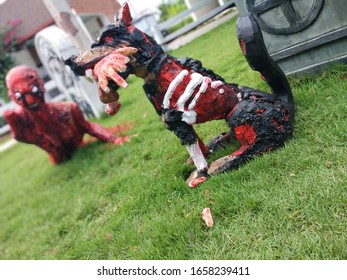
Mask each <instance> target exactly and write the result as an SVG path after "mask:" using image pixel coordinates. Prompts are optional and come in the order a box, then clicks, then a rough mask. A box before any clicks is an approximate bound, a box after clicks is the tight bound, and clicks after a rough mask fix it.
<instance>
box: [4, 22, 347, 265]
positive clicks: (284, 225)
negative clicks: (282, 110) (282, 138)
mask: <svg viewBox="0 0 347 280" xmlns="http://www.w3.org/2000/svg"><path fill="white" fill-rule="evenodd" d="M172 55H174V56H191V57H194V58H196V59H200V60H201V61H202V62H203V64H204V66H205V67H208V68H211V69H213V70H214V71H215V72H216V73H219V74H221V75H222V76H223V77H224V78H225V79H226V80H227V81H233V82H238V83H239V84H241V85H247V86H250V87H256V88H260V89H262V90H267V91H268V90H269V89H268V87H267V86H266V84H265V83H264V82H263V81H262V80H261V79H260V78H259V75H258V73H255V72H252V70H251V69H250V68H249V66H248V64H247V63H246V61H245V59H244V58H243V56H242V55H241V52H240V49H239V46H238V43H237V40H236V35H235V20H231V21H228V22H226V23H224V24H222V25H220V26H219V27H217V28H216V29H215V30H213V31H211V32H209V33H207V34H205V35H203V36H202V37H200V38H198V39H196V40H194V41H193V42H191V43H190V44H188V45H186V46H184V47H181V48H180V49H178V50H176V51H174V52H172ZM290 83H291V86H292V90H293V93H294V97H295V101H296V122H295V132H294V136H293V138H292V139H291V140H290V141H288V142H287V145H286V146H285V147H284V148H282V149H280V150H277V151H274V152H271V153H268V154H265V155H263V156H261V157H258V158H256V159H254V160H253V161H251V162H249V163H247V164H246V165H243V166H242V167H241V168H239V169H238V170H234V171H231V172H227V173H224V174H221V175H218V176H215V177H212V178H210V179H209V180H208V181H206V182H205V183H203V184H202V185H200V186H199V187H198V188H196V189H192V188H189V187H187V186H186V183H185V179H186V177H187V176H188V175H189V174H190V172H191V171H192V170H193V166H189V165H185V164H184V162H185V161H186V159H187V157H188V154H187V151H186V150H185V148H184V147H182V146H181V145H180V144H179V141H178V139H177V138H176V137H175V135H174V134H173V133H171V132H169V131H168V130H166V129H165V128H164V126H163V124H162V123H161V122H160V120H159V117H158V116H157V115H156V113H155V110H154V108H153V107H152V105H151V104H150V102H149V101H148V100H147V99H146V96H145V94H144V92H143V90H142V81H140V80H137V79H135V78H131V79H130V80H129V87H128V88H127V89H125V90H122V91H120V95H121V98H120V100H121V103H122V109H121V111H120V112H119V113H118V114H117V115H116V116H114V117H107V116H104V117H103V118H101V119H99V120H95V121H97V122H99V123H101V124H103V125H105V126H107V127H111V126H115V125H119V124H128V123H131V124H132V125H133V128H132V129H130V130H128V131H127V132H126V134H127V135H132V141H131V143H127V144H125V145H123V146H112V145H110V144H104V143H101V142H94V143H91V144H89V145H87V146H84V147H81V148H80V149H79V150H78V151H77V153H76V154H75V156H74V157H73V159H72V160H70V161H69V162H66V163H64V164H61V165H59V166H53V165H51V164H50V163H49V160H48V157H47V155H46V154H45V153H44V152H43V151H41V150H40V149H38V148H36V147H35V146H32V145H26V144H21V143H19V144H16V145H15V146H13V147H12V148H10V149H9V150H7V151H5V152H3V153H1V154H0V170H1V174H0V191H1V195H0V205H1V208H0V258H1V259H83V260H84V259H346V258H347V250H346V244H347V231H346V226H347V219H346V218H347V192H346V186H347V184H346V182H347V158H346V154H347V144H346V140H347V127H346V119H347V106H346V103H347V66H345V65H336V66H334V67H333V68H331V69H330V70H328V71H326V72H325V73H323V74H322V75H319V76H316V77H305V78H291V79H290ZM226 130H227V127H226V125H225V123H224V122H219V121H218V122H217V121H216V122H211V123H206V124H203V125H199V126H197V131H198V133H199V134H200V135H201V136H202V138H203V139H204V140H205V141H207V140H209V139H210V138H211V137H213V136H215V135H217V134H218V133H220V132H223V131H226ZM235 148H236V146H230V147H229V148H227V149H226V150H224V151H221V152H218V154H217V155H215V156H213V157H212V158H211V159H210V160H209V161H211V160H213V159H216V158H217V157H218V156H221V155H226V154H228V153H231V152H232V151H233V150H235ZM205 207H210V208H211V210H212V214H213V217H214V220H215V225H214V227H213V228H207V227H206V226H205V224H204V222H203V220H202V219H201V211H202V210H203V209H204V208H205Z"/></svg>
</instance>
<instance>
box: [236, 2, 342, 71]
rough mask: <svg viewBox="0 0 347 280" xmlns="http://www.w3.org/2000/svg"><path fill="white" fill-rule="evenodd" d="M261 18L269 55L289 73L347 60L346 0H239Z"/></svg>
mask: <svg viewBox="0 0 347 280" xmlns="http://www.w3.org/2000/svg"><path fill="white" fill-rule="evenodd" d="M235 3H236V7H237V8H238V10H239V11H240V15H244V14H247V13H252V14H253V15H254V17H255V18H256V20H257V21H258V23H259V25H260V27H261V29H262V32H263V36H264V41H265V44H266V47H267V50H268V52H269V54H270V56H271V57H272V58H273V59H274V60H275V61H276V62H277V63H278V64H279V66H280V67H281V68H282V70H283V71H284V72H285V73H286V74H287V75H292V74H300V73H305V72H308V71H316V70H320V69H322V68H324V67H326V66H327V65H329V64H330V63H332V62H336V61H347V2H346V1H345V0H236V1H235Z"/></svg>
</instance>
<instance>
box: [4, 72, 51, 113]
mask: <svg viewBox="0 0 347 280" xmlns="http://www.w3.org/2000/svg"><path fill="white" fill-rule="evenodd" d="M6 85H7V88H8V95H9V97H10V98H11V99H12V100H13V101H14V102H16V103H17V104H18V105H19V106H21V107H23V108H26V109H29V110H37V108H38V107H39V106H40V104H42V103H44V102H45V100H44V92H45V88H44V85H43V81H42V79H41V78H40V77H39V75H38V74H37V72H36V71H35V69H33V68H30V67H28V66H25V65H21V66H17V67H15V68H13V69H11V70H10V71H9V72H8V74H7V76H6Z"/></svg>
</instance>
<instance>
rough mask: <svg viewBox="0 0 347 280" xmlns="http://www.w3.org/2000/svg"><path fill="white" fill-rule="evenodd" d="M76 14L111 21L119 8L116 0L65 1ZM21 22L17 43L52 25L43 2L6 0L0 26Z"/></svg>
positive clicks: (38, 0) (1, 10)
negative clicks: (101, 16)
mask: <svg viewBox="0 0 347 280" xmlns="http://www.w3.org/2000/svg"><path fill="white" fill-rule="evenodd" d="M67 2H68V4H69V5H70V7H71V8H73V9H75V10H76V12H77V13H78V14H106V16H107V17H108V18H109V20H110V21H113V15H114V13H115V11H117V10H118V8H119V7H120V5H119V3H118V2H117V1H116V0H88V3H86V1H85V0H67ZM18 19H19V20H21V21H22V23H21V24H20V25H19V26H18V33H17V38H18V43H22V42H24V41H26V40H28V39H30V38H32V37H33V36H34V35H35V34H36V33H37V32H39V31H40V30H42V29H43V28H45V27H47V26H49V25H51V24H53V23H54V20H53V18H52V16H51V15H50V13H49V12H48V10H47V8H46V6H45V4H44V3H43V0H30V1H23V0H7V1H6V2H5V3H4V4H2V5H0V25H1V26H4V25H5V24H6V23H7V22H13V21H15V20H18Z"/></svg>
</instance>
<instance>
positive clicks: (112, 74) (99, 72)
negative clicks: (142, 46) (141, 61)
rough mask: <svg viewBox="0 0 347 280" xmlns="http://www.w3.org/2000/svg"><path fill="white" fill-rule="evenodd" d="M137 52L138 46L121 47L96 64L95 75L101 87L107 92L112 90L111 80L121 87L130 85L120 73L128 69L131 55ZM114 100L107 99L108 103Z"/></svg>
mask: <svg viewBox="0 0 347 280" xmlns="http://www.w3.org/2000/svg"><path fill="white" fill-rule="evenodd" d="M136 52H137V49H136V48H132V47H124V48H120V49H117V50H115V51H114V52H112V53H111V54H109V55H107V56H105V57H104V58H103V59H101V60H100V61H99V62H98V63H97V64H96V65H95V67H94V70H93V75H94V77H95V78H96V79H97V81H98V83H99V87H100V89H101V90H102V91H103V92H104V93H106V94H107V93H109V92H110V91H111V89H110V88H109V87H108V82H109V80H113V81H114V82H115V83H116V84H117V85H118V86H119V87H121V88H126V87H127V86H128V84H127V83H126V81H125V80H124V79H123V78H122V77H121V76H120V75H119V74H118V73H122V72H125V71H126V69H127V65H126V64H127V63H128V62H129V61H130V58H129V56H131V55H133V54H135V53H136ZM105 101H106V100H105ZM113 101H114V100H112V101H111V100H107V103H109V102H113Z"/></svg>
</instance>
